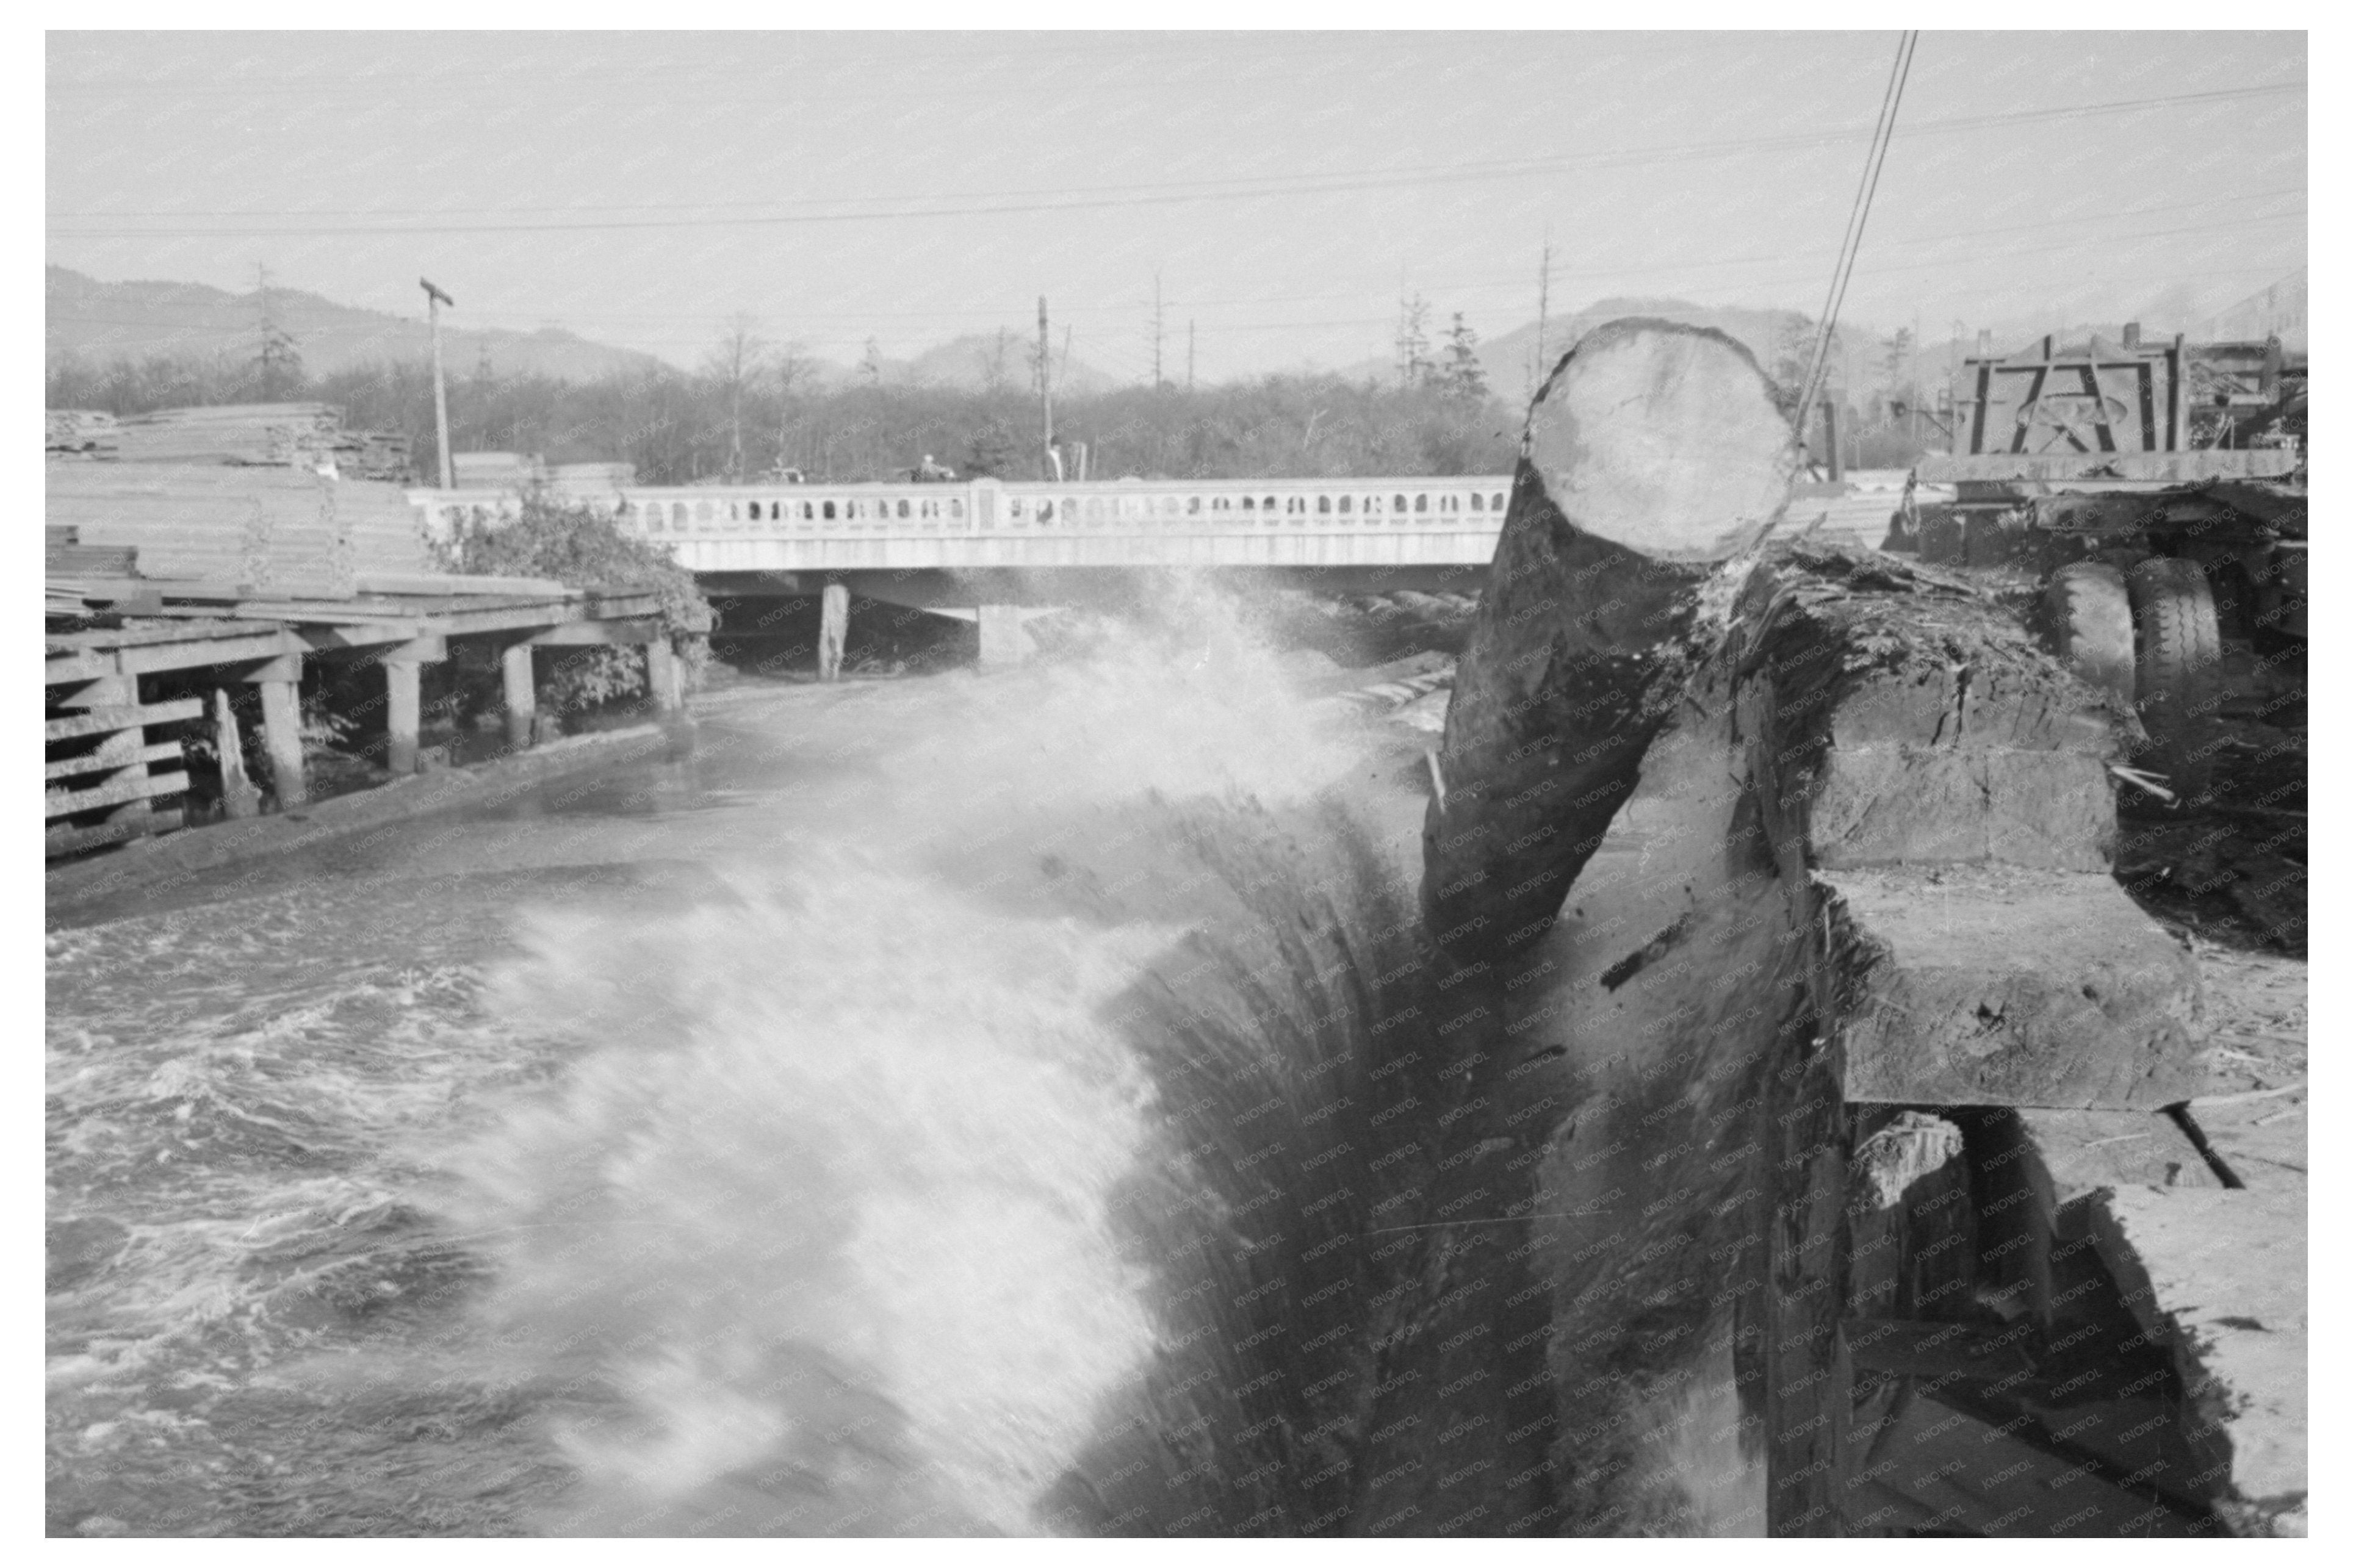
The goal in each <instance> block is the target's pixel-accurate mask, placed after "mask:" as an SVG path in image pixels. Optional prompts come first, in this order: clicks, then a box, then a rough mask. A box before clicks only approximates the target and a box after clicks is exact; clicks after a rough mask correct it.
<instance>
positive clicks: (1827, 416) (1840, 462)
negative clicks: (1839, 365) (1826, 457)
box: [1822, 397, 1846, 484]
mask: <svg viewBox="0 0 2353 1568" xmlns="http://www.w3.org/2000/svg"><path fill="white" fill-rule="evenodd" d="M1822 447H1823V448H1824V450H1826V451H1828V452H1829V454H1830V469H1831V483H1832V484H1837V483H1839V482H1840V481H1841V480H1842V479H1845V478H1846V454H1845V453H1843V452H1841V450H1839V417H1838V404H1837V402H1836V401H1835V400H1834V399H1831V398H1828V397H1825V398H1823V399H1822Z"/></svg>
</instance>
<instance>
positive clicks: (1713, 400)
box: [1423, 320, 1797, 962]
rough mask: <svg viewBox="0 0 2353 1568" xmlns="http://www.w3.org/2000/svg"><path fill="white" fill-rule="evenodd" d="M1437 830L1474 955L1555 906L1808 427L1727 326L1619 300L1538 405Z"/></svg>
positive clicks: (1774, 506) (1454, 927) (1451, 941)
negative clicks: (1713, 596) (1704, 603)
mask: <svg viewBox="0 0 2353 1568" xmlns="http://www.w3.org/2000/svg"><path fill="white" fill-rule="evenodd" d="M1522 450H1523V456H1522V458H1521V459H1520V465H1519V469H1518V472H1517V473H1516V475H1515V476H1514V479H1513V483H1512V499H1511V505H1510V509H1509V510H1508V511H1507V512H1506V513H1505V515H1504V532H1503V537H1502V538H1501V539H1500V540H1499V541H1498V542H1497V544H1496V550H1495V559H1494V563H1493V567H1492V568H1491V570H1490V574H1489V578H1488V586H1487V591H1486V593H1485V594H1484V595H1482V597H1481V599H1480V602H1479V610H1478V614H1477V616H1476V617H1475V618H1474V620H1473V622H1472V631H1471V637H1470V640H1469V643H1468V645H1467V646H1466V647H1465V648H1464V651H1463V655H1462V661H1461V669H1460V671H1459V673H1458V674H1457V676H1456V681H1455V698H1454V701H1453V704H1452V706H1451V708H1450V709H1449V710H1448V712H1447V718H1446V737H1445V743H1444V745H1443V746H1442V748H1441V749H1440V752H1439V764H1440V773H1441V774H1442V777H1443V780H1444V785H1445V788H1444V792H1443V794H1442V795H1440V796H1439V797H1438V798H1436V799H1433V801H1432V802H1431V805H1430V816H1429V820H1428V824H1427V827H1426V829H1425V844H1426V851H1425V853H1426V858H1427V866H1428V872H1427V875H1426V877H1425V879H1424V885H1423V902H1424V908H1425V912H1426V915H1427V918H1428V919H1429V921H1430V929H1431V931H1433V933H1435V934H1436V935H1437V937H1438V940H1439V941H1440V943H1441V944H1442V945H1443V946H1444V947H1446V949H1447V950H1448V951H1449V952H1453V953H1455V954H1457V955H1458V956H1460V957H1462V958H1464V959H1465V960H1466V961H1472V962H1475V961H1478V960H1479V959H1481V958H1482V956H1494V955H1498V954H1501V953H1504V952H1511V951H1514V950H1515V949H1517V948H1519V947H1522V946H1524V945H1525V942H1527V941H1528V940H1529V939H1530V938H1531V937H1533V936H1534V935H1535V934H1536V933H1537V932H1539V931H1541V930H1542V929H1543V927H1544V925H1545V924H1546V923H1547V922H1548V921H1549V919H1550V916H1551V914H1552V913H1553V912H1554V911H1556V910H1558V908H1559V907H1560V898H1561V894H1562V893H1563V892H1564V891H1565V890H1566V889H1567V886H1568V884H1569V882H1570V881H1571V880H1572V879H1574V878H1575V877H1576V875H1577V870H1578V868H1581V867H1582V866H1583V865H1584V864H1585V861H1586V859H1587V858H1588V857H1589V856H1590V855H1591V853H1592V851H1593V847H1594V844H1595V842H1596V841H1597V839H1596V836H1597V835H1598V834H1599V831H1600V829H1601V828H1602V827H1603V826H1605V825H1607V824H1608V822H1609V818H1610V816H1611V815H1612V814H1613V813H1615V812H1616V810H1617V808H1618V805H1619V803H1620V802H1621V801H1622V800H1624V798H1625V797H1626V794H1627V792H1628V791H1629V790H1630V789H1631V788H1632V786H1633V781H1634V776H1635V771H1636V769H1637V767H1638V765H1639V764H1640V763H1641V757H1642V752H1643V750H1644V748H1645V747H1646V746H1648V745H1649V743H1650V741H1651V736H1652V735H1653V734H1655V733H1656V732H1657V730H1658V727H1659V724H1660V722H1661V721H1662V720H1663V719H1664V718H1665V716H1666V715H1665V711H1664V710H1663V709H1662V708H1661V707H1660V706H1659V705H1658V703H1657V701H1656V700H1655V699H1656V698H1657V696H1658V695H1659V694H1660V693H1662V692H1665V691H1668V690H1670V689H1672V686H1673V684H1674V681H1673V679H1672V677H1673V676H1674V674H1675V673H1676V672H1677V671H1678V670H1679V669H1680V668H1683V664H1682V663H1681V660H1682V658H1683V648H1682V647H1681V642H1682V639H1683V637H1684V634H1685V633H1687V632H1688V631H1689V629H1690V627H1691V626H1692V624H1693V618H1694V616H1695V615H1696V613H1697V612H1698V609H1699V594H1700V589H1701V587H1702V585H1703V584H1704V583H1705V582H1707V581H1708V575H1709V574H1708V568H1709V567H1710V566H1711V565H1713V564H1714V563H1720V562H1723V561H1725V560H1727V559H1729V558H1731V557H1733V556H1735V555H1736V554H1738V553H1740V552H1743V551H1746V550H1747V549H1749V548H1751V547H1753V546H1754V545H1755V544H1756V543H1757V541H1758V540H1759V539H1761V538H1762V537H1763V536H1764V534H1765V532H1766V531H1767V529H1769V528H1770V527H1771V526H1772V524H1773V522H1774V521H1775V520H1776V518H1778V516H1779V514H1780V512H1781V510H1782V509H1783V508H1784V506H1786V504H1787V501H1788V486H1789V480H1790V477H1791V475H1792V474H1793V473H1794V472H1795V471H1796V465H1797V455H1796V447H1795V446H1794V444H1793V443H1792V442H1791V441H1790V439H1789V430H1788V424H1787V423H1786V422H1785V421H1784V420H1783V419H1782V418H1781V416H1780V414H1779V412H1778V410H1777V409H1776V407H1775V406H1774V404H1773V398H1772V387H1771V384H1769V383H1768V382H1767V380H1766V378H1765V375H1764V373H1763V372H1761V371H1760V370H1758V369H1757V362H1756V360H1755V359H1754V358H1753V357H1751V356H1750V354H1749V353H1748V351H1747V350H1746V349H1745V348H1743V347H1742V346H1741V345H1740V344H1739V343H1737V342H1735V341H1734V340H1733V339H1731V338H1730V337H1727V336H1725V334H1724V333H1722V332H1718V331H1713V330H1710V329H1705V328H1697V327H1685V326H1679V325H1676V324H1674V323H1672V322H1666V321H1639V320H1637V321H1612V322H1610V323H1609V324H1608V325H1606V326H1603V327H1600V328H1598V329H1596V330H1595V331H1593V332H1591V333H1589V334H1588V335H1587V336H1586V337H1585V338H1584V339H1583V340H1582V341H1580V342H1578V343H1577V346H1576V347H1575V348H1574V349H1572V350H1571V351H1570V352H1569V353H1568V354H1567V356H1566V357H1564V358H1563V359H1562V361H1561V363H1560V364H1559V365H1558V367H1557V368H1556V369H1555V371H1554V372H1553V374H1552V375H1551V377H1550V378H1549V379H1548V380H1547V381H1546V384H1545V385H1544V388H1543V390H1542V391H1540V392H1539V393H1538V394H1537V395H1536V400H1535V404H1534V405H1533V406H1532V408H1531V409H1530V412H1529V416H1528V429H1527V435H1526V437H1525V439H1524V441H1523V443H1522Z"/></svg>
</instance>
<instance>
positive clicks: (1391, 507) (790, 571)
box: [410, 474, 1512, 664]
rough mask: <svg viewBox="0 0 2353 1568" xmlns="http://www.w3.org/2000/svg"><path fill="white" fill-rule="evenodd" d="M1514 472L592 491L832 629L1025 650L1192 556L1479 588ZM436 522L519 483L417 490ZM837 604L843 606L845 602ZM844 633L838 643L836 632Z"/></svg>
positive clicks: (1345, 579)
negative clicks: (1026, 628) (955, 635)
mask: <svg viewBox="0 0 2353 1568" xmlns="http://www.w3.org/2000/svg"><path fill="white" fill-rule="evenodd" d="M1511 488H1512V481H1511V477H1510V476H1509V475H1498V474H1485V475H1472V476H1465V477H1456V478H1445V479H1433V478H1430V477H1426V476H1425V477H1417V478H1411V479H1208V480H1185V481H1176V480H1135V479H1120V480H1114V481H1111V482H1106V483H1088V484H1049V483H1019V482H1008V481H1003V480H997V479H978V480H974V481H971V482H968V483H948V484H913V483H909V484H815V485H812V484H777V485H770V486H760V485H730V486H724V487H721V486H709V485H702V486H665V487H654V486H630V487H627V488H625V489H617V490H614V491H612V492H611V493H610V494H609V495H603V496H598V497H586V496H583V497H579V498H576V499H582V500H594V501H596V502H598V503H599V504H603V505H607V506H609V507H611V508H613V509H614V510H616V513H617V516H618V517H619V518H620V520H621V522H622V525H623V527H624V528H625V529H626V530H628V531H629V532H631V533H634V534H636V535H638V536H639V537H641V538H644V539H646V540H649V541H651V542H656V543H659V544H662V545H665V546H667V547H668V548H669V550H670V553H671V555H672V556H673V557H674V558H675V559H676V560H677V561H678V562H679V563H680V564H681V565H683V566H686V567H687V568H689V569H690V570H691V571H692V572H693V573H694V574H695V575H696V576H697V577H698V578H700V579H701V580H702V584H703V586H704V589H705V591H706V592H708V593H711V594H713V595H721V596H726V597H764V596H782V595H816V594H821V593H824V591H825V590H826V589H827V587H828V585H832V584H839V585H840V587H841V588H842V589H843V590H845V592H844V593H842V594H840V595H828V616H827V620H828V639H827V640H831V638H832V637H838V635H839V628H838V626H834V625H833V624H832V623H834V622H836V621H837V619H838V616H841V615H846V614H847V604H848V594H849V593H853V592H854V593H857V594H860V595H865V596H866V597H869V598H872V599H878V600H881V601H883V602H885V603H889V604H898V605H909V606H912V607H913V608H917V609H923V610H930V611H934V612H935V613H937V614H940V615H945V616H955V617H957V618H959V619H964V620H973V621H977V622H978V623H979V626H980V636H981V661H982V662H983V663H984V664H998V663H1008V662H1014V661H1017V660H1018V658H1020V654H1021V650H1022V647H1023V646H1024V643H1025V642H1026V639H1025V638H1024V637H1022V635H1021V632H1020V622H1021V620H1022V618H1023V617H1024V616H1028V615H1035V614H1043V613H1045V611H1046V610H1048V609H1050V608H1052V607H1055V606H1059V605H1071V604H1080V603H1100V602H1107V601H1116V600H1118V599H1120V598H1123V597H1126V596H1128V595H1132V594H1133V593H1134V591H1135V586H1136V576H1137V574H1138V573H1140V572H1149V571H1153V570H1156V569H1166V568H1170V567H1181V568H1188V569H1194V570H1207V571H1211V572H1219V573H1224V572H1236V573H1243V574H1250V576H1252V577H1253V578H1255V579H1257V580H1258V581H1261V582H1269V581H1272V582H1277V583H1283V584H1295V585H1306V584H1314V585H1315V586H1318V587H1322V588H1325V589H1329V590H1332V591H1335V592H1357V593H1362V592H1373V591H1379V590H1383V589H1396V588H1421V589H1425V590H1427V589H1436V588H1440V587H1447V586H1452V587H1456V588H1463V587H1474V586H1475V585H1476V584H1478V583H1479V582H1481V581H1482V580H1483V578H1484V576H1485V572H1486V567H1487V563H1488V562H1489V561H1490V560H1491V559H1492V558H1493V555H1494V552H1495V539H1496V536H1497V535H1498V533H1500V532H1501V531H1502V529H1503V525H1504V503H1505V501H1506V500H1508V499H1509V497H1510V494H1511ZM410 499H411V500H412V501H414V502H416V503H417V505H418V506H419V507H420V508H421V509H423V510H424V512H425V515H426V520H427V526H428V528H431V529H433V530H435V531H444V530H446V529H447V528H448V526H449V525H450V523H451V522H452V521H454V519H455V517H456V516H457V515H459V514H461V513H462V510H463V509H466V508H468V507H487V508H490V509H491V510H500V509H501V507H512V505H513V504H514V503H515V497H514V496H513V494H512V492H501V491H495V490H480V491H477V490H421V491H414V492H412V493H411V497H410ZM837 603H839V606H840V608H839V612H837V611H836V608H835V606H836V604H837ZM837 646H838V645H837Z"/></svg>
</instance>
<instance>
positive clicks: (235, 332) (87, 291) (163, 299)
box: [47, 266, 660, 381]
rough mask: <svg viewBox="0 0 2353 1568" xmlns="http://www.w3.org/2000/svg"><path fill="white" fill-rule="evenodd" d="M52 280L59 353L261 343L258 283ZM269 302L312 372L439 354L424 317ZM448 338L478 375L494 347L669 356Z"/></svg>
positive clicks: (103, 355)
mask: <svg viewBox="0 0 2353 1568" xmlns="http://www.w3.org/2000/svg"><path fill="white" fill-rule="evenodd" d="M47 282H48V290H47V293H48V300H47V350H48V353H50V354H51V355H55V354H58V353H73V354H75V355H77V356H79V357H80V358H82V359H85V360H90V361H92V362H95V363H109V362H111V361H113V360H116V359H123V358H129V359H133V360H137V359H144V358H147V357H148V356H150V355H161V356H170V357H180V358H197V359H206V358H212V357H215V356H219V355H227V356H229V357H232V358H237V359H244V358H249V357H250V356H251V355H252V353H254V350H255V347H256V342H257V332H258V330H259V321H260V320H261V301H260V298H259V292H258V291H257V292H255V293H248V294H232V293H229V292H228V291H227V290H226V289H214V288H210V287H208V286H206V285H205V284H202V283H155V282H124V283H102V282H100V281H99V280H98V279H95V278H91V277H88V276H86V275H84V274H82V273H79V272H76V271H74V270H73V269H72V268H66V267H56V266H52V267H50V268H48V272H47ZM269 305H270V313H271V315H272V316H273V318H274V319H275V320H276V321H277V322H278V324H279V326H280V327H281V328H282V329H284V330H285V331H287V332H289V333H290V334H291V335H292V337H293V339H294V345H295V349H296V351H297V352H298V353H301V356H302V367H303V369H305V370H306V371H308V372H310V374H312V375H332V374H334V373H335V372H337V371H340V370H346V369H349V368H351V367H353V366H354V365H361V364H372V363H381V362H384V361H387V360H390V361H400V360H411V359H422V358H424V357H425V356H426V355H427V354H429V353H432V343H431V339H430V336H429V334H428V332H427V329H426V325H425V323H424V322H423V321H409V320H406V319H405V318H403V317H399V316H395V315H389V314H387V313H385V312H384V311H381V310H359V309H356V308H354V307H353V306H350V305H338V304H336V303H335V302H334V301H333V300H325V299H322V298H320V297H319V296H318V295H316V294H307V293H304V292H303V291H302V290H301V289H271V290H270V291H269ZM441 342H442V353H443V356H444V357H445V358H446V359H447V361H448V365H449V371H450V374H452V375H465V374H470V372H471V371H472V370H473V368H474V366H475V365H476V364H478V363H480V362H481V360H482V359H483V358H484V357H485V355H487V357H488V358H489V360H490V363H491V368H492V369H493V370H494V371H496V372H497V373H498V374H501V375H525V374H539V375H547V376H553V377H555V378H557V379H559V380H564V381H594V380H596V379H597V378H599V377H601V376H607V375H611V374H617V373H629V372H637V371H643V370H648V369H651V368H653V367H654V366H656V365H658V364H659V363H660V362H659V360H657V359H655V358H654V357H653V356H652V355H651V354H646V353H638V352H637V351H635V350H633V349H617V348H610V347H607V345H605V344H603V343H596V342H589V341H588V340H587V339H586V338H583V337H579V336H577V335H575V334H574V333H572V332H568V331H563V330H562V329H560V328H554V327H545V328H542V329H541V330H540V331H535V332H517V331H503V330H499V329H488V330H474V329H467V328H461V327H448V326H445V327H444V328H443V330H442V333H441Z"/></svg>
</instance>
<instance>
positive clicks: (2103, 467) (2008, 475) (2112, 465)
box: [1919, 447, 2296, 485]
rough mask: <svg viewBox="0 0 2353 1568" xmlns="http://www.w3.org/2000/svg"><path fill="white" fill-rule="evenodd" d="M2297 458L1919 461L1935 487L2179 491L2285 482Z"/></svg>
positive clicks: (2210, 455) (1944, 456)
mask: <svg viewBox="0 0 2353 1568" xmlns="http://www.w3.org/2000/svg"><path fill="white" fill-rule="evenodd" d="M2295 463H2296V458H2295V453H2293V452H2290V451H2287V450H2285V449H2284V448H2274V447H2248V448H2243V449H2240V450H2236V451H2211V450H2200V451H2192V452H2018V453H1991V454H1985V455H1972V454H1954V453H1945V452H1931V453H1929V454H1928V455H1927V456H1926V457H1924V458H1921V459H1920V468H1919V475H1920V478H1921V479H1923V480H1924V481H1926V482H1928V483H1932V484H1951V483H1954V482H1956V481H1958V480H1962V479H2019V480H2049V479H2118V480H2125V481H2137V482H2140V483H2163V484H2174V485H2181V484H2196V483H2199V482H2200V481H2201V480H2206V479H2282V478H2284V477H2286V476H2287V475H2288V474H2291V473H2293V472H2294V471H2295Z"/></svg>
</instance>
